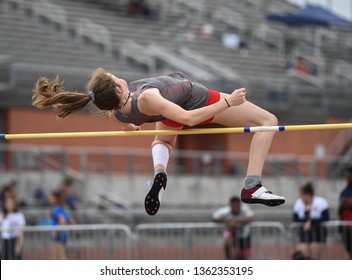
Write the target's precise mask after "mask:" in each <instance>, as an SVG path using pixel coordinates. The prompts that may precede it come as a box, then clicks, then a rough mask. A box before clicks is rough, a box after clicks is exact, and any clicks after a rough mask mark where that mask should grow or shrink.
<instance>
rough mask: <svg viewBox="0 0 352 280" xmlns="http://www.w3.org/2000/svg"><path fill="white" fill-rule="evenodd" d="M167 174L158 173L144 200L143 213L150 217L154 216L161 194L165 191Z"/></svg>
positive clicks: (163, 172)
mask: <svg viewBox="0 0 352 280" xmlns="http://www.w3.org/2000/svg"><path fill="white" fill-rule="evenodd" d="M166 182H167V174H166V172H165V171H159V172H158V173H156V174H155V176H154V181H153V184H152V187H151V188H150V190H149V192H148V194H147V196H146V197H145V200H144V207H145V211H146V212H147V213H148V215H150V216H154V215H155V214H156V213H157V212H158V210H159V207H160V199H161V193H162V192H163V191H164V190H165V189H166Z"/></svg>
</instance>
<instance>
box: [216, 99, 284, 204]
mask: <svg viewBox="0 0 352 280" xmlns="http://www.w3.org/2000/svg"><path fill="white" fill-rule="evenodd" d="M227 96H228V95H227V94H224V93H222V94H221V98H225V97H227ZM213 123H217V124H221V125H224V126H228V127H238V126H275V125H277V123H278V121H277V118H276V117H275V116H274V115H273V114H271V113H269V112H268V111H266V110H264V109H262V108H260V107H258V106H256V105H254V104H252V103H251V102H248V101H246V102H244V103H243V104H242V105H239V106H233V107H230V108H228V109H226V110H225V111H223V112H221V113H220V114H218V115H216V116H215V117H214V120H213ZM274 135H275V132H257V133H255V134H254V136H253V138H252V142H251V147H250V150H249V162H248V168H247V174H246V179H245V184H244V185H245V186H244V188H243V190H242V193H241V198H242V201H243V202H245V203H260V204H264V205H267V206H277V205H280V204H283V203H284V202H285V198H284V197H282V196H278V195H275V194H273V193H272V192H270V191H268V190H267V189H266V188H264V187H263V186H262V179H261V176H262V171H263V167H264V163H265V159H266V156H267V155H268V152H269V149H270V146H271V142H272V140H273V137H274Z"/></svg>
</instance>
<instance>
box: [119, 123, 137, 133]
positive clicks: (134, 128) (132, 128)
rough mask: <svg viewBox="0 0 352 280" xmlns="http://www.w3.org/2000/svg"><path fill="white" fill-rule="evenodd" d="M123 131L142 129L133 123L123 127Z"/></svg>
mask: <svg viewBox="0 0 352 280" xmlns="http://www.w3.org/2000/svg"><path fill="white" fill-rule="evenodd" d="M122 129H123V131H135V130H141V127H140V126H137V125H134V124H132V123H129V124H126V125H124V126H123V127H122Z"/></svg>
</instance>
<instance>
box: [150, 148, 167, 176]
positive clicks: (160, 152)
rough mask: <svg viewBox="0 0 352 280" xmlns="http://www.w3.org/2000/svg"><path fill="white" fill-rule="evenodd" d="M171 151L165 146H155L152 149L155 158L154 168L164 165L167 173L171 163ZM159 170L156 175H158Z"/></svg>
mask: <svg viewBox="0 0 352 280" xmlns="http://www.w3.org/2000/svg"><path fill="white" fill-rule="evenodd" d="M169 154H170V152H169V149H168V147H167V146H166V145H164V144H155V145H154V146H153V147H152V157H153V165H154V167H155V166H157V165H162V166H163V167H164V169H165V171H166V168H167V164H168V162H169ZM158 171H159V170H157V172H156V173H158Z"/></svg>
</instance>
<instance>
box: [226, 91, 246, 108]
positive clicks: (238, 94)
mask: <svg viewBox="0 0 352 280" xmlns="http://www.w3.org/2000/svg"><path fill="white" fill-rule="evenodd" d="M246 94H247V91H246V89H245V88H240V89H236V90H235V91H234V92H233V93H231V95H230V96H229V97H226V99H227V101H228V102H229V104H230V105H231V106H238V105H241V104H243V103H244V102H245V101H246Z"/></svg>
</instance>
